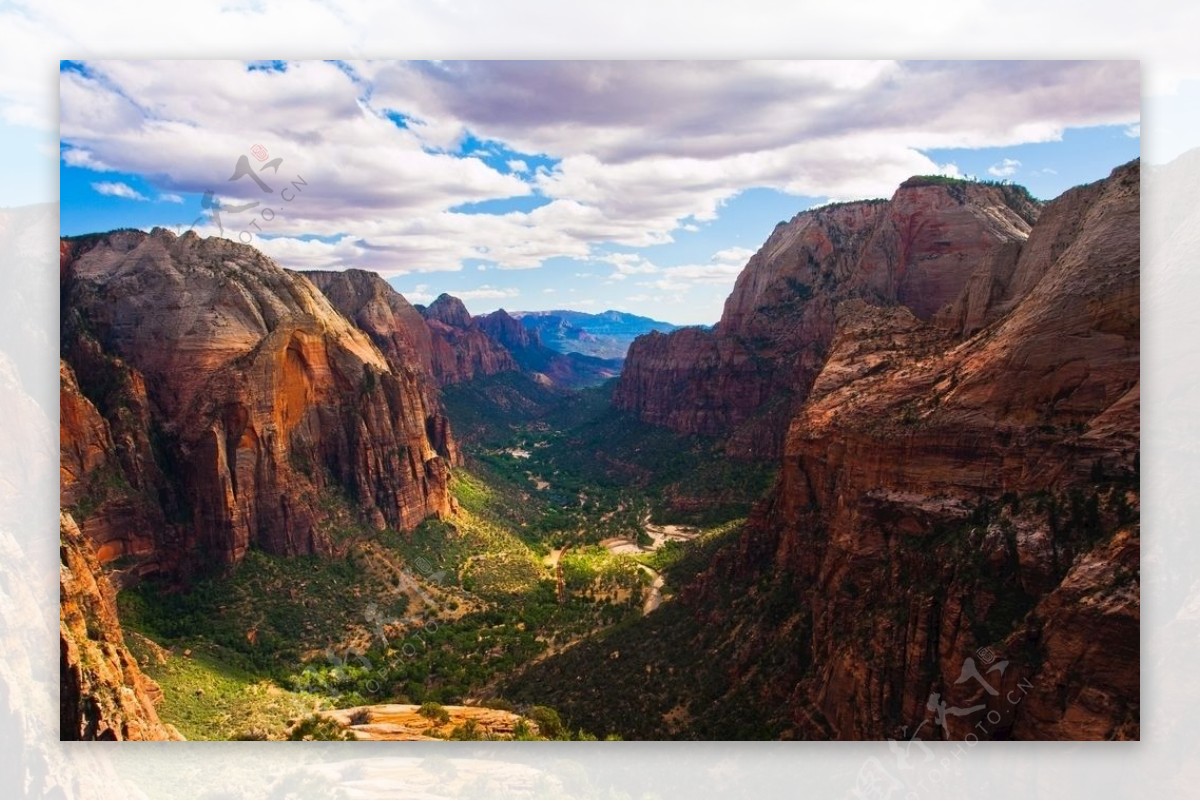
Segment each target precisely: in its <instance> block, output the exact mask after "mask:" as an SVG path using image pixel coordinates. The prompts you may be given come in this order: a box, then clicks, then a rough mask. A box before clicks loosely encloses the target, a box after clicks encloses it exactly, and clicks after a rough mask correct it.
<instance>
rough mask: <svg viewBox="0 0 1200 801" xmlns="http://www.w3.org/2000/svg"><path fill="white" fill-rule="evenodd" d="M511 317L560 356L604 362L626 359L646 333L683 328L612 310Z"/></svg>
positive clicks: (557, 311) (569, 311)
mask: <svg viewBox="0 0 1200 801" xmlns="http://www.w3.org/2000/svg"><path fill="white" fill-rule="evenodd" d="M510 314H511V315H512V316H513V317H515V318H517V319H519V320H520V321H521V324H522V325H524V326H525V327H526V328H527V329H529V330H531V331H537V332H538V335H539V336H540V337H541V340H542V344H544V345H546V346H547V347H549V348H553V349H554V350H557V351H559V352H560V353H572V352H574V353H582V354H585V355H587V356H598V357H600V358H602V359H623V358H625V353H626V351H628V350H629V344H630V343H631V342H633V340H634V339H636V338H637V337H639V336H641V335H642V334H648V333H650V332H651V331H662V332H663V333H668V332H670V331H674V330H675V329H676V328H679V327H680V326H677V325H674V324H672V323H665V322H662V321H661V320H652V319H650V318H649V317H641V316H638V315H636V314H630V313H628V312H620V311H614V310H611V309H610V310H608V311H605V312H600V313H599V314H591V313H588V312H581V311H571V310H568V309H554V310H553V311H535V312H510Z"/></svg>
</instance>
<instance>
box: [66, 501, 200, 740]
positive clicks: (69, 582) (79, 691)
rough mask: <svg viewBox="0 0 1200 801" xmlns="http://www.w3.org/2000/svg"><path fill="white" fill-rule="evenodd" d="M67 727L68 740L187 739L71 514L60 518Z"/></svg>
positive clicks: (89, 546)
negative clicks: (169, 715) (172, 720)
mask: <svg viewBox="0 0 1200 801" xmlns="http://www.w3.org/2000/svg"><path fill="white" fill-rule="evenodd" d="M59 533H60V543H59V545H60V551H61V554H62V563H61V565H60V567H59V592H60V609H59V646H60V654H61V664H60V677H59V679H60V683H61V688H62V689H61V695H60V699H59V704H60V722H59V725H60V730H59V736H60V738H61V739H63V740H181V739H183V738H182V737H180V736H179V733H178V732H177V731H175V729H174V727H173V726H167V725H164V724H163V723H162V722H161V721H159V719H158V713H157V712H156V711H155V709H154V704H155V701H156V700H157V699H159V698H161V696H162V692H161V690H159V689H158V686H157V685H156V684H155V683H154V682H153V681H152V680H151V679H150V678H149V677H147V676H146V675H144V674H143V673H142V672H141V670H140V669H139V668H138V665H137V660H135V659H134V658H133V655H132V654H130V653H129V650H128V649H127V648H126V647H125V639H124V635H123V634H122V632H121V625H120V623H119V622H118V620H117V608H116V594H115V592H114V590H113V587H112V584H110V583H109V581H108V579H107V577H106V576H105V575H104V573H103V571H102V569H101V567H100V563H99V561H98V560H97V559H96V556H95V553H94V552H93V549H92V545H91V543H90V542H89V541H88V539H87V538H86V537H85V536H84V535H83V534H82V533H81V532H80V531H79V528H78V527H77V526H76V525H75V521H74V520H73V519H72V518H71V516H70V515H67V514H64V515H62V517H61V520H60V532H59Z"/></svg>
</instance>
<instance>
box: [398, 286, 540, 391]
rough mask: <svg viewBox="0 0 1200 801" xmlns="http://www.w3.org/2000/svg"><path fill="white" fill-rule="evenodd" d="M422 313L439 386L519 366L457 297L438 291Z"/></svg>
mask: <svg viewBox="0 0 1200 801" xmlns="http://www.w3.org/2000/svg"><path fill="white" fill-rule="evenodd" d="M421 314H422V316H424V318H425V322H426V324H427V325H428V327H429V332H430V335H431V358H432V369H433V374H434V376H435V377H436V378H437V381H438V383H439V384H440V385H441V386H446V385H449V384H459V383H462V382H463V381H470V380H471V379H473V378H481V377H483V376H489V375H496V374H497V373H503V372H507V371H509V370H516V369H518V367H517V362H516V360H515V359H514V358H513V355H512V353H510V352H509V351H508V349H506V348H505V347H504V346H502V345H501V344H500V343H498V342H496V340H495V339H493V338H492V337H490V336H488V334H487V332H485V331H484V330H483V329H482V328H481V327H480V325H479V324H478V323H477V322H476V321H475V320H474V319H473V318H472V317H471V314H470V312H468V311H467V307H466V306H464V305H463V302H462V301H461V300H459V299H458V298H456V297H453V296H451V295H446V294H442V295H439V296H438V298H437V300H435V301H434V302H433V303H431V304H429V306H428V307H427V308H425V309H424V310H423V311H422V312H421Z"/></svg>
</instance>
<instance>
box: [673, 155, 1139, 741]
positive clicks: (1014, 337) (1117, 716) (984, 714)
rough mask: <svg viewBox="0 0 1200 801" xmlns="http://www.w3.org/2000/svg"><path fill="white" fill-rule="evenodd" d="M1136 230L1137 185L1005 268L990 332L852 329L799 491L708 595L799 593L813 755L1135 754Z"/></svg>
mask: <svg viewBox="0 0 1200 801" xmlns="http://www.w3.org/2000/svg"><path fill="white" fill-rule="evenodd" d="M1138 224H1139V179H1138V165H1137V163H1136V162H1135V163H1133V164H1131V165H1126V166H1124V167H1121V168H1118V169H1117V170H1115V171H1114V172H1113V174H1112V176H1111V177H1110V178H1108V179H1107V180H1105V181H1101V182H1098V183H1096V184H1093V185H1089V186H1085V187H1080V188H1078V189H1075V190H1072V191H1070V192H1067V193H1065V194H1064V195H1063V196H1062V197H1060V198H1059V199H1057V200H1056V201H1054V202H1053V203H1051V204H1050V205H1049V206H1048V207H1047V208H1046V210H1045V212H1044V213H1043V215H1042V217H1041V219H1040V220H1039V221H1038V223H1037V224H1036V226H1035V227H1034V229H1033V231H1032V233H1031V235H1030V237H1029V239H1028V242H1027V243H1025V244H1024V245H1022V246H1019V247H1016V248H1014V246H1012V245H1002V246H1001V247H1000V249H999V250H998V251H996V252H994V253H993V254H992V255H991V257H986V258H983V259H982V260H981V261H980V262H979V263H978V265H977V267H976V270H975V271H974V278H973V279H972V280H971V281H968V282H967V283H966V284H964V285H963V286H962V287H961V289H960V295H959V297H958V298H956V299H955V300H954V301H953V302H952V303H951V304H950V308H954V309H959V310H960V311H961V310H970V312H969V313H965V312H964V313H960V314H958V315H957V316H955V315H946V316H943V317H940V318H939V323H940V324H941V325H934V324H931V323H930V322H927V321H926V320H923V319H921V317H920V315H919V314H918V313H916V310H912V309H909V308H906V307H904V306H889V307H881V306H875V305H871V304H869V303H867V302H866V301H865V300H851V301H847V302H844V303H842V304H841V305H839V306H838V308H837V310H836V329H835V334H834V336H833V338H832V341H831V344H830V348H829V355H828V359H827V361H826V363H825V364H824V366H823V368H822V369H821V371H820V373H819V374H818V375H817V377H816V378H815V380H814V382H813V384H812V388H811V392H810V394H809V396H808V398H807V401H806V403H805V404H804V405H803V407H802V408H801V409H800V411H799V412H798V414H797V415H796V416H795V418H794V420H793V421H792V424H791V426H790V429H789V431H788V436H787V442H786V446H785V454H784V460H783V468H782V472H781V477H780V482H779V486H778V488H777V489H776V491H775V492H774V494H773V495H772V497H771V498H770V500H769V503H768V504H767V505H765V506H764V508H763V509H761V510H760V512H759V515H758V517H757V519H756V520H754V521H752V524H751V525H750V526H749V527H748V530H747V533H746V534H745V535H744V536H743V541H742V542H741V543H740V548H739V551H738V554H737V558H736V559H733V558H731V559H730V561H729V563H727V564H725V565H724V566H714V568H713V570H712V572H711V573H710V575H709V576H708V577H707V578H706V579H705V581H702V582H700V583H699V584H698V585H697V586H696V587H694V588H692V592H693V593H695V596H694V598H693V601H694V602H697V603H698V602H699V600H701V599H703V597H704V596H705V594H706V593H707V592H708V590H706V589H705V583H706V582H708V583H711V582H714V581H716V582H719V581H721V580H722V579H721V578H720V575H721V574H722V571H726V572H728V571H741V572H743V573H745V572H747V571H751V572H753V571H754V570H762V571H764V572H765V573H766V574H768V575H775V576H787V577H789V578H788V579H787V580H788V581H790V582H793V584H792V587H793V591H794V593H795V595H794V597H795V602H796V606H797V608H798V609H802V610H804V613H805V615H807V616H809V617H807V618H806V619H807V621H808V622H807V623H805V624H804V625H806V626H808V627H809V634H808V635H807V637H806V638H805V642H806V649H805V650H806V651H807V653H806V658H805V660H804V661H805V662H806V665H805V667H804V669H803V672H802V673H798V674H794V675H792V676H790V677H782V678H781V679H780V680H779V681H778V682H777V683H776V684H775V685H774V688H775V690H774V691H775V692H778V693H779V695H778V696H776V697H775V698H774V701H775V702H776V703H782V704H784V705H785V706H786V707H787V709H788V710H789V714H790V716H791V722H792V725H793V726H794V729H793V732H792V733H793V734H795V735H796V736H801V737H838V738H849V739H861V738H879V737H885V736H892V737H907V736H911V735H912V733H913V731H914V730H915V729H918V728H921V729H922V733H921V735H920V736H922V737H923V738H924V739H931V738H939V737H941V738H948V739H962V738H964V737H966V736H967V734H968V733H969V732H971V731H974V733H975V735H976V736H979V737H981V738H984V739H987V738H995V739H999V738H1008V737H1020V738H1026V739H1028V738H1035V739H1036V738H1052V739H1059V738H1064V739H1076V738H1078V739H1106V738H1122V739H1123V738H1136V737H1137V735H1138V731H1139V728H1138V698H1139V693H1138V688H1139V671H1138V621H1139V607H1138V541H1139V540H1138V526H1137V522H1136V520H1137V512H1136V508H1137V503H1138V493H1137V478H1136V477H1137V472H1138V466H1137V454H1138V433H1139V422H1138V408H1139V402H1138V398H1139V306H1138V275H1139V240H1138ZM989 282H990V287H991V288H987V287H988V286H989ZM926 310H928V307H927V309H926ZM948 318H949V319H948ZM968 321H969V322H968ZM945 325H949V326H950V328H951V329H952V330H951V331H949V332H948V331H947V329H946V327H944V326H945ZM976 328H978V333H975V334H974V335H973V336H970V337H969V338H967V339H965V340H963V339H960V338H959V336H960V335H962V334H967V333H970V332H971V331H972V330H974V329H976ZM979 649H990V651H984V652H982V653H983V654H984V656H987V655H988V654H989V653H990V654H994V655H995V657H996V661H995V663H994V664H992V665H988V664H986V660H985V659H984V656H980V655H979V653H980V652H979ZM742 658H743V659H745V658H746V653H743V656H742ZM968 659H970V660H972V662H971V666H973V667H974V669H975V670H977V671H978V673H979V674H980V675H981V676H983V677H984V678H985V679H987V681H986V686H985V682H982V681H979V680H978V679H977V678H976V677H975V676H974V675H971V674H970V670H971V666H968V663H967V660H968ZM1001 663H1003V664H1001ZM989 667H990V669H991V671H992V672H990V673H985V671H987V670H988V669H989ZM739 669H740V670H746V669H748V666H747V665H744V666H743V667H741V668H739ZM964 677H965V678H964ZM789 678H790V679H791V683H790V684H789V681H788V679H789ZM935 697H936V700H935ZM938 703H941V704H943V705H945V706H946V707H947V708H949V709H957V710H959V711H960V713H961V714H955V713H944V712H943V713H941V714H939V712H938V709H937V704H938ZM931 705H932V706H931ZM968 709H969V710H971V713H970V714H967V713H965V712H962V710H968ZM981 720H985V721H986V725H984V726H983V727H982V728H978V726H979V723H980V721H981ZM902 732H907V734H904V733H902Z"/></svg>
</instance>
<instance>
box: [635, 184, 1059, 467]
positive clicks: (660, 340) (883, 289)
mask: <svg viewBox="0 0 1200 801" xmlns="http://www.w3.org/2000/svg"><path fill="white" fill-rule="evenodd" d="M1039 211H1040V209H1039V205H1038V204H1037V202H1036V201H1034V200H1032V199H1031V198H1030V197H1029V196H1028V195H1027V193H1025V192H1024V190H1021V189H1020V188H1018V187H1012V186H999V185H984V184H976V183H967V182H962V181H958V182H954V181H950V182H947V181H943V180H941V179H928V178H914V179H910V180H909V181H906V182H905V183H904V184H903V185H902V186H901V187H900V188H899V189H898V190H897V191H896V193H895V194H894V195H893V196H892V198H891V199H890V200H888V201H860V202H853V203H844V204H834V205H830V206H825V207H821V208H817V209H813V210H810V211H806V212H802V213H801V214H798V215H797V216H796V217H795V218H793V219H792V220H791V221H790V222H786V223H780V224H779V225H778V226H776V228H775V230H774V231H773V232H772V234H771V235H770V237H769V238H768V239H767V241H766V243H765V244H764V245H763V246H762V248H760V249H759V251H758V252H757V253H755V254H754V256H752V257H751V259H750V261H749V262H748V263H747V264H746V267H745V269H744V270H743V271H742V273H741V274H740V275H739V276H738V279H737V282H736V283H735V285H734V288H733V292H732V293H731V294H730V296H729V298H728V299H727V300H726V302H725V309H724V312H723V314H722V316H721V320H720V321H719V322H718V323H717V325H716V326H715V327H714V328H713V329H711V330H707V329H701V328H685V329H681V330H678V331H675V332H672V333H670V334H650V335H648V336H644V337H639V338H638V339H637V340H635V341H634V343H633V345H632V346H631V347H630V349H629V355H628V357H627V359H626V362H625V368H624V371H623V373H622V375H621V379H620V382H619V383H618V385H617V387H616V391H615V392H614V395H613V403H614V404H615V405H616V406H617V407H618V408H621V409H625V410H628V411H631V412H633V413H634V414H636V415H637V416H638V417H640V418H641V419H642V420H645V421H646V422H649V423H654V424H656V425H662V426H666V427H668V428H671V429H673V430H675V431H679V432H681V433H689V434H705V435H710V436H719V437H723V438H726V439H727V441H728V449H729V452H730V453H731V454H733V455H738V456H753V457H757V458H773V457H777V456H778V455H779V454H781V453H782V449H783V442H784V434H785V432H786V430H787V426H788V423H789V421H790V420H791V418H792V416H793V413H794V412H795V410H796V408H797V405H798V404H800V403H802V402H803V401H804V399H805V397H806V396H807V394H808V391H809V389H810V388H811V386H812V382H813V381H814V380H815V378H816V375H817V373H818V372H819V371H820V369H821V367H822V365H823V364H824V362H825V357H826V355H827V354H828V349H829V345H830V343H831V341H832V338H833V334H834V330H835V327H836V308H837V306H838V304H839V303H841V302H842V301H844V300H849V299H854V298H859V299H863V300H866V301H868V302H870V303H872V304H876V305H903V306H906V307H908V308H909V309H910V310H911V311H912V312H913V313H914V314H915V315H916V316H917V317H918V318H919V319H922V320H927V319H930V318H931V317H932V316H933V315H934V314H935V313H937V312H938V311H939V310H941V309H942V307H943V306H945V305H947V304H950V303H952V302H954V301H955V300H956V299H957V298H958V296H959V295H960V294H961V292H962V290H963V287H964V286H965V285H966V284H967V283H968V281H969V280H970V277H971V276H972V274H974V273H975V272H976V270H978V269H979V268H980V267H981V266H982V265H984V264H985V263H989V262H990V261H992V260H993V259H995V258H996V255H995V254H996V251H997V250H998V249H1002V247H1001V246H1004V245H1006V244H1013V243H1020V242H1023V241H1024V240H1025V238H1026V237H1027V236H1028V235H1029V230H1030V226H1031V224H1032V223H1033V222H1034V221H1035V220H1036V219H1037V217H1038V214H1039Z"/></svg>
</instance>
